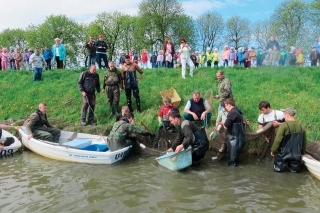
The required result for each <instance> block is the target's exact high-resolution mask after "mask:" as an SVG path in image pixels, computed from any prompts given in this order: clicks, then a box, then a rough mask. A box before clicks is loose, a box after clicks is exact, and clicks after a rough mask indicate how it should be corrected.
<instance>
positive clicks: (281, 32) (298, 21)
mask: <svg viewBox="0 0 320 213" xmlns="http://www.w3.org/2000/svg"><path fill="white" fill-rule="evenodd" d="M307 21H308V5H307V4H306V3H305V2H303V1H302V0H285V1H284V2H282V3H281V4H280V5H279V7H278V8H277V9H276V10H275V11H274V13H273V14H272V15H271V18H270V23H271V24H272V28H273V31H274V32H276V33H277V35H278V36H277V37H278V38H279V39H278V40H281V41H282V43H283V44H285V45H287V46H296V44H297V40H298V39H299V37H303V36H304V33H305V32H308V29H305V26H306V25H305V23H306V22H307Z"/></svg>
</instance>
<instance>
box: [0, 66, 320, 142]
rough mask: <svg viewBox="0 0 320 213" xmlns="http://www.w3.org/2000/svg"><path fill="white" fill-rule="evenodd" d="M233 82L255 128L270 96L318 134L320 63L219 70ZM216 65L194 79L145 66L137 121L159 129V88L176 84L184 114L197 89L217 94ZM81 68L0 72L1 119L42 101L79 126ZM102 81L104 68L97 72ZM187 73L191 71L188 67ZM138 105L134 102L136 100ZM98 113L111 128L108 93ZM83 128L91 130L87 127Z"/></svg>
mask: <svg viewBox="0 0 320 213" xmlns="http://www.w3.org/2000/svg"><path fill="white" fill-rule="evenodd" d="M221 69H223V71H224V72H225V76H226V77H227V78H229V79H230V81H231V82H232V85H233V94H234V98H235V100H236V103H237V105H238V107H239V108H240V109H241V110H242V112H243V114H244V116H245V118H246V119H249V120H250V121H251V126H252V128H253V129H256V128H257V117H258V115H259V114H260V112H259V110H258V107H257V105H258V103H259V102H260V101H261V100H268V101H269V102H270V103H271V106H272V108H273V109H280V108H286V107H294V108H296V109H297V110H298V112H297V116H296V119H297V120H298V121H300V122H301V124H302V125H303V126H304V127H305V128H306V130H307V138H308V141H316V140H319V138H320V132H319V124H320V116H319V115H320V113H319V109H320V101H319V97H320V90H319V89H318V84H319V82H320V70H319V68H318V67H315V68H311V67H260V68H253V69H244V68H238V67H235V68H225V69H224V68H221ZM216 71H217V69H209V68H199V69H196V70H195V75H194V77H193V78H192V77H190V76H189V75H187V78H186V79H185V80H184V79H182V78H181V70H180V69H156V70H145V71H144V74H143V78H142V80H141V82H139V89H140V96H141V107H142V111H143V112H142V113H141V114H137V113H135V116H136V119H135V120H136V124H137V125H140V121H143V122H144V123H145V124H146V125H147V126H149V127H150V129H151V130H153V131H156V129H157V124H158V122H157V112H158V109H159V107H160V105H161V104H162V100H161V96H160V91H163V90H166V89H170V88H175V89H176V91H177V93H178V94H179V96H180V97H181V99H182V101H181V103H180V105H179V109H180V111H181V112H182V111H183V108H184V105H185V104H186V102H187V100H188V99H190V98H191V94H192V92H193V91H195V90H199V91H200V92H201V93H202V94H205V93H206V91H208V90H209V89H210V88H212V89H213V95H215V94H216V92H217V84H218V82H217V80H216V78H215V73H216ZM80 73H81V70H52V71H44V73H43V81H41V82H32V77H33V73H32V72H26V71H1V72H0V83H1V86H2V89H1V92H0V95H1V103H0V109H1V111H0V120H7V119H13V120H18V119H20V118H26V117H28V116H29V115H30V114H31V113H32V112H33V111H34V110H35V109H36V108H37V106H38V104H39V102H41V101H45V102H46V103H47V104H48V117H49V121H50V120H51V119H58V120H61V121H66V122H68V123H70V124H71V125H74V126H79V117H80V109H81V94H80V92H79V90H78V87H77V80H78V78H79V75H80ZM98 73H99V75H100V79H101V85H102V79H103V74H104V71H102V70H99V71H98ZM187 73H188V71H187ZM132 101H133V106H134V109H135V108H136V107H135V100H134V98H133V99H132ZM125 104H126V101H125V94H124V91H123V92H121V98H120V106H122V105H125ZM212 107H213V118H212V121H211V122H210V126H209V129H211V127H212V126H213V125H214V121H215V118H216V115H217V107H218V102H217V101H216V100H214V101H213V106H212ZM95 113H96V117H97V119H98V122H97V123H98V128H100V129H110V127H111V126H112V124H113V123H114V118H110V117H109V114H110V111H109V108H108V104H107V99H106V95H105V94H101V97H100V98H97V106H96V111H95ZM83 131H87V130H86V129H85V128H84V129H83Z"/></svg>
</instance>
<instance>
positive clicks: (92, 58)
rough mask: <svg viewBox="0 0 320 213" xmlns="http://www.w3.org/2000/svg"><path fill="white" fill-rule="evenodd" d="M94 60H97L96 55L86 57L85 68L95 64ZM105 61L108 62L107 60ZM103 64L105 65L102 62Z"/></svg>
mask: <svg viewBox="0 0 320 213" xmlns="http://www.w3.org/2000/svg"><path fill="white" fill-rule="evenodd" d="M96 58H97V57H96V55H88V61H87V66H88V67H90V66H91V65H93V64H95V63H96ZM107 61H108V59H107ZM100 63H101V62H100ZM104 63H106V62H104Z"/></svg>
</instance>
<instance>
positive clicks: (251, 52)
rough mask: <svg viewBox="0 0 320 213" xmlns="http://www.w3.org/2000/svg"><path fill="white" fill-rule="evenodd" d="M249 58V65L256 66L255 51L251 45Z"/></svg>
mask: <svg viewBox="0 0 320 213" xmlns="http://www.w3.org/2000/svg"><path fill="white" fill-rule="evenodd" d="M249 58H250V62H251V67H257V53H256V51H255V50H254V48H253V47H251V51H250V53H249Z"/></svg>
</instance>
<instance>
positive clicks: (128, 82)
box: [121, 55, 143, 113]
mask: <svg viewBox="0 0 320 213" xmlns="http://www.w3.org/2000/svg"><path fill="white" fill-rule="evenodd" d="M136 71H138V72H139V73H140V78H137V74H136ZM142 73H143V71H142V69H141V68H140V67H139V66H138V65H137V64H135V63H132V62H131V61H130V57H129V56H128V55H126V56H125V63H124V65H123V66H122V69H121V77H122V80H123V88H124V89H125V91H126V98H127V105H128V107H129V110H130V112H133V109H132V104H131V92H133V96H134V97H135V99H136V104H137V111H138V112H139V113H140V112H141V107H140V95H139V88H138V82H139V81H140V80H141V78H142Z"/></svg>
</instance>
